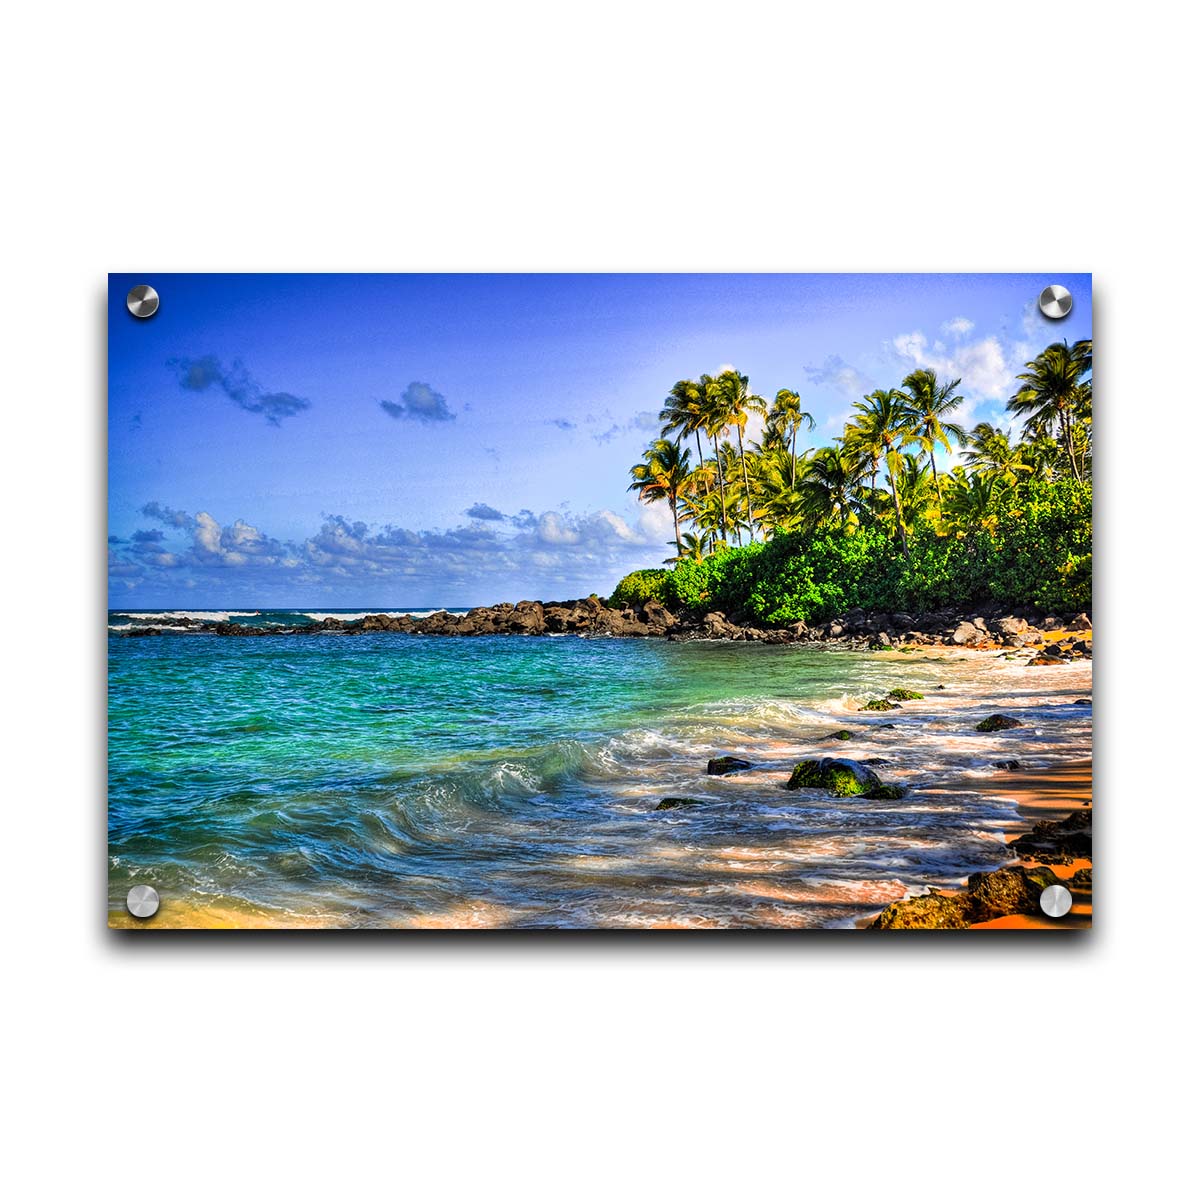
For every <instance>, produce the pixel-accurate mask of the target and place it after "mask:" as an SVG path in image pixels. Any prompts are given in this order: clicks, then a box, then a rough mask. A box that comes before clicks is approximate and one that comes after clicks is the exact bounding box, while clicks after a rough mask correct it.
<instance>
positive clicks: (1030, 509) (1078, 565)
mask: <svg viewBox="0 0 1200 1200" xmlns="http://www.w3.org/2000/svg"><path fill="white" fill-rule="evenodd" d="M989 583H990V587H991V592H992V598H993V599H996V600H1004V601H1006V602H1008V601H1011V602H1014V603H1030V604H1037V605H1040V606H1041V607H1042V608H1048V609H1052V610H1053V611H1056V612H1075V611H1079V610H1082V609H1088V608H1091V605H1092V485H1091V484H1090V483H1086V482H1084V483H1077V482H1075V481H1074V480H1072V479H1061V480H1058V481H1057V482H1054V483H1048V482H1044V481H1042V480H1036V481H1032V482H1030V483H1026V484H1023V485H1022V486H1021V487H1019V488H1016V489H1014V490H1013V492H1012V493H1010V494H1009V495H1008V498H1007V502H1006V503H1005V504H1004V505H1003V506H1002V508H1001V512H1000V517H999V521H998V522H997V525H996V533H995V553H994V557H993V562H992V563H991V571H990V577H989Z"/></svg>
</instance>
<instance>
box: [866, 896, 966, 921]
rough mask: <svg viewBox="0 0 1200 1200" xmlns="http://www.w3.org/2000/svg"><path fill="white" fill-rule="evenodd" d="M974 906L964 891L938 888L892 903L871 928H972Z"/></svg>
mask: <svg viewBox="0 0 1200 1200" xmlns="http://www.w3.org/2000/svg"><path fill="white" fill-rule="evenodd" d="M970 927H971V920H970V906H969V904H968V903H967V898H966V897H965V896H962V895H957V896H943V895H941V893H939V892H934V893H932V894H931V895H929V896H918V897H916V898H915V899H913V900H897V901H896V902H895V903H894V904H889V905H888V906H887V908H885V909H884V910H883V912H881V913H880V914H879V916H877V917H876V918H875V920H874V921H872V922H871V924H870V925H868V926H867V928H868V929H969V928H970Z"/></svg>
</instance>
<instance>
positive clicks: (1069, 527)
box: [614, 478, 1092, 626]
mask: <svg viewBox="0 0 1200 1200" xmlns="http://www.w3.org/2000/svg"><path fill="white" fill-rule="evenodd" d="M1091 549H1092V488H1091V484H1090V483H1087V482H1084V483H1077V482H1075V481H1074V480H1072V479H1069V478H1068V479H1059V480H1055V481H1048V480H1043V479H1037V480H1027V481H1023V482H1021V483H1019V484H1018V485H1016V486H1015V487H1010V488H1005V489H1000V490H999V491H997V492H996V494H995V496H994V497H993V499H992V501H991V502H990V504H989V506H988V511H987V513H986V514H985V520H984V521H983V522H981V523H980V524H978V525H976V526H974V527H972V528H971V529H970V530H969V531H968V532H965V533H958V534H951V533H947V532H945V531H944V530H940V529H938V528H937V526H936V525H935V524H934V523H933V522H932V521H926V520H919V521H917V522H916V523H915V525H914V527H913V530H912V532H911V534H910V537H909V557H908V558H907V559H906V558H905V556H904V554H903V552H902V550H901V549H900V547H899V546H897V544H896V541H895V539H894V538H893V537H892V535H891V533H890V531H889V530H888V529H886V528H885V527H884V526H882V525H881V524H871V525H859V526H854V525H850V526H847V527H846V528H844V529H841V530H834V529H826V530H825V531H824V532H818V533H816V534H807V533H803V532H793V533H782V532H777V533H776V535H775V537H773V538H772V539H771V540H770V541H769V542H765V543H764V542H753V543H751V544H750V545H748V546H741V547H736V548H734V549H728V550H723V551H719V552H717V553H715V554H711V555H709V556H708V557H707V558H705V559H703V560H702V561H700V562H694V561H685V562H680V563H678V564H677V565H676V567H675V570H674V571H673V572H669V573H668V572H655V571H650V572H635V574H634V575H631V576H630V577H629V579H628V580H625V581H623V582H622V584H621V586H620V587H619V588H618V590H617V593H614V598H615V597H616V596H617V595H618V594H619V593H620V592H621V590H622V589H623V588H624V587H625V585H626V584H627V583H629V581H630V580H633V579H635V578H637V577H639V576H642V575H651V576H654V577H655V579H656V584H655V586H659V585H658V584H657V579H658V577H660V576H663V575H669V580H668V582H667V583H665V584H663V585H661V586H662V591H661V592H659V593H657V594H656V598H659V599H663V600H664V603H667V604H669V605H673V606H675V607H680V608H687V609H695V610H709V611H711V610H714V609H716V610H720V611H722V612H725V613H744V614H746V615H748V616H750V617H752V618H754V619H755V620H757V621H759V622H761V623H762V624H764V625H767V626H783V625H790V624H792V623H794V622H796V621H805V622H808V623H810V624H811V623H814V622H820V621H826V620H828V619H829V618H830V617H832V616H834V615H836V614H838V613H843V612H845V611H846V610H847V609H849V608H854V607H858V608H865V609H868V610H877V611H884V612H910V613H922V612H928V611H930V610H932V609H937V608H943V607H947V606H953V605H964V604H972V603H983V602H986V601H996V602H999V603H1002V604H1012V605H1024V604H1031V605H1037V606H1039V607H1041V608H1044V609H1049V610H1052V611H1056V612H1075V611H1080V610H1084V609H1088V608H1090V607H1091V602H1092V579H1091V568H1092V561H1091Z"/></svg>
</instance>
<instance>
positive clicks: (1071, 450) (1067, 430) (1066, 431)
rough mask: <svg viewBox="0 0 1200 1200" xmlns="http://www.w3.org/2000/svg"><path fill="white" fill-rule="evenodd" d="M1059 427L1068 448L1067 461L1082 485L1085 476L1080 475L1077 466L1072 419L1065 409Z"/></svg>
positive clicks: (1062, 410) (1061, 413)
mask: <svg viewBox="0 0 1200 1200" xmlns="http://www.w3.org/2000/svg"><path fill="white" fill-rule="evenodd" d="M1058 427H1059V429H1061V430H1062V440H1063V442H1064V444H1065V445H1066V448H1067V461H1068V462H1069V463H1070V464H1071V474H1072V475H1073V476H1074V478H1075V482H1076V483H1082V482H1083V476H1082V475H1080V473H1079V468H1078V467H1077V466H1076V465H1075V439H1074V438H1073V437H1072V436H1071V418H1070V416H1068V414H1067V412H1066V410H1065V409H1061V410H1060V411H1059V414H1058Z"/></svg>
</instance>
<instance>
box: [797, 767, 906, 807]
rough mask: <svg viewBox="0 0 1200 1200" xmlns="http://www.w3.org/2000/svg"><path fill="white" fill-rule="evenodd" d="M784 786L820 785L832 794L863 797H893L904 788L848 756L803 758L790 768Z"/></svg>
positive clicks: (899, 793)
mask: <svg viewBox="0 0 1200 1200" xmlns="http://www.w3.org/2000/svg"><path fill="white" fill-rule="evenodd" d="M784 786H785V787H786V788H787V789H788V791H795V790H796V789H797V788H819V789H821V790H822V791H826V792H832V793H833V794H834V795H835V796H862V797H863V798H864V799H866V800H896V799H898V798H899V797H900V796H902V795H903V794H904V789H903V788H901V787H899V786H897V785H896V784H888V783H884V782H883V781H882V780H881V779H880V778H879V776H878V775H876V774H875V772H874V771H872V770H871V768H870V767H868V766H865V765H864V764H863V763H860V762H855V761H854V760H853V759H851V758H805V759H802V760H801V761H800V762H798V763H797V764H796V765H795V766H794V767H793V768H792V774H791V778H790V779H788V781H787V783H786V784H785V785H784Z"/></svg>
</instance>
